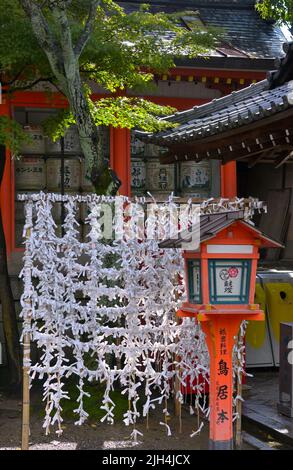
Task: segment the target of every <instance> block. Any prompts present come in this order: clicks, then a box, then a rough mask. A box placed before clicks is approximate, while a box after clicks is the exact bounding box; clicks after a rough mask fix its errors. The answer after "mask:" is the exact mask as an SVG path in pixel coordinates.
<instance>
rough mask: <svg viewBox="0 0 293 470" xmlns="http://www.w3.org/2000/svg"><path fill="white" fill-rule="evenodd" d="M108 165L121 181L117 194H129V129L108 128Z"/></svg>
mask: <svg viewBox="0 0 293 470" xmlns="http://www.w3.org/2000/svg"><path fill="white" fill-rule="evenodd" d="M110 166H111V168H112V170H114V171H115V173H116V174H117V176H118V178H119V179H120V181H121V183H122V184H121V186H120V189H119V194H120V195H122V196H131V159H130V131H129V130H128V129H121V128H120V127H118V128H113V127H111V128H110Z"/></svg>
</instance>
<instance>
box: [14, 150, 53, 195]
mask: <svg viewBox="0 0 293 470" xmlns="http://www.w3.org/2000/svg"><path fill="white" fill-rule="evenodd" d="M14 168H15V188H16V190H18V189H20V190H25V189H27V190H33V189H37V190H40V189H44V188H45V186H46V163H45V161H44V159H43V158H37V157H22V158H21V159H20V160H16V161H15V163H14Z"/></svg>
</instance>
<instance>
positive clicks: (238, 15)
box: [119, 0, 286, 59]
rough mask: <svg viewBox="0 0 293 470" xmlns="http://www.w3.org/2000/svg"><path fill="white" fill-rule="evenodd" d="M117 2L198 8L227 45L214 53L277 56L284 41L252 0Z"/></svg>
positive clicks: (168, 8) (170, 9) (170, 8)
mask: <svg viewBox="0 0 293 470" xmlns="http://www.w3.org/2000/svg"><path fill="white" fill-rule="evenodd" d="M119 3H120V4H121V6H123V7H124V8H125V10H126V11H127V12H131V11H134V10H136V9H137V8H138V5H139V4H141V3H149V4H150V5H151V11H153V12H157V11H165V12H166V13H173V12H176V11H182V10H184V9H189V10H190V9H192V10H195V11H198V12H199V15H200V18H201V20H202V22H203V23H204V24H206V25H209V26H216V27H219V28H222V29H223V30H225V35H224V41H225V42H227V44H224V43H223V44H220V45H219V47H218V49H217V51H215V52H214V53H213V54H214V55H219V54H220V55H223V56H224V57H227V56H228V57H239V56H242V57H251V58H259V59H261V58H266V59H268V58H272V57H278V56H280V55H281V52H282V44H283V43H284V41H285V40H286V39H285V36H284V34H283V33H282V30H281V29H280V27H279V26H277V25H276V24H275V23H273V22H268V21H264V20H262V19H261V18H260V16H259V14H258V13H257V12H256V11H255V8H254V4H255V1H253V0H230V1H229V0H223V1H220V0H205V1H203V0H183V1H178V0H169V1H166V0H155V1H149V2H141V1H132V2H129V1H121V0H120V1H119ZM213 54H212V55H213Z"/></svg>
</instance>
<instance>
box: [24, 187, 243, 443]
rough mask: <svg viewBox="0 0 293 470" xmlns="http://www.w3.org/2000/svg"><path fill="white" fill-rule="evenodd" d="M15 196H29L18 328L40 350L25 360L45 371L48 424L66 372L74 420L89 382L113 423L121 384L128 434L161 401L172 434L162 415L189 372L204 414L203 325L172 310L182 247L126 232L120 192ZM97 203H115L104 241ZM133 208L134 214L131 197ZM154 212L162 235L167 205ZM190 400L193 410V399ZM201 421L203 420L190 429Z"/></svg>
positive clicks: (151, 222)
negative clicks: (100, 392) (83, 230)
mask: <svg viewBox="0 0 293 470" xmlns="http://www.w3.org/2000/svg"><path fill="white" fill-rule="evenodd" d="M22 200H25V201H26V202H25V206H26V210H25V213H26V221H25V227H24V234H25V235H27V238H26V241H25V254H24V267H23V270H22V273H21V276H22V278H23V281H24V292H23V295H22V298H21V305H22V313H21V315H22V318H23V320H24V322H23V334H24V333H27V332H29V333H30V337H31V341H32V342H34V343H35V344H36V346H37V348H38V350H39V358H38V360H37V362H33V363H32V364H30V374H31V379H32V380H33V379H35V378H38V379H42V380H43V400H44V402H45V411H46V413H45V419H44V423H43V426H44V428H45V430H46V433H48V432H49V430H50V427H51V426H53V425H56V426H57V431H56V432H57V433H62V401H63V400H66V399H69V396H68V393H67V391H66V385H65V382H66V379H67V378H68V377H70V376H76V377H77V379H78V385H77V387H78V398H77V403H76V407H75V410H74V412H75V413H76V417H77V418H76V424H83V423H84V421H85V420H86V419H87V417H88V413H87V412H86V410H85V409H84V403H83V402H84V397H85V396H87V395H88V393H86V392H85V390H84V384H85V383H86V382H100V383H101V384H103V385H104V387H105V391H104V396H103V400H102V405H101V409H103V410H104V412H105V414H104V417H103V418H102V421H106V422H108V423H110V424H113V423H114V418H115V403H114V402H113V401H112V399H111V397H110V392H111V390H113V389H114V386H116V385H117V384H119V385H120V387H121V389H122V392H121V393H122V394H124V395H126V396H127V398H128V400H129V409H128V411H127V412H126V413H125V414H124V417H123V420H124V423H125V424H126V425H127V426H129V425H132V426H133V432H132V434H131V436H132V437H133V438H135V439H137V436H141V433H140V432H139V431H138V430H137V429H136V422H137V419H138V418H139V417H140V416H141V415H142V416H147V415H148V413H149V411H150V410H152V409H153V408H154V407H155V406H156V405H158V404H159V405H160V404H162V405H163V406H162V408H163V414H164V415H165V422H164V423H163V422H160V424H161V425H162V427H163V428H165V429H166V432H167V434H168V435H170V434H171V428H170V426H169V425H167V423H166V421H167V417H168V415H169V413H168V400H169V399H170V397H171V396H174V393H175V391H174V390H175V387H174V384H175V382H176V379H177V381H179V384H181V385H182V386H186V384H187V381H188V383H189V384H190V385H191V387H192V389H193V393H194V395H195V403H194V406H195V408H197V410H201V411H202V412H203V413H204V414H206V416H208V415H209V409H208V407H207V406H206V403H205V395H204V386H205V383H207V382H208V373H209V357H208V352H207V348H206V344H205V337H204V334H203V332H202V331H201V329H200V326H199V325H197V324H196V323H195V321H194V320H193V319H188V318H186V319H183V321H182V323H181V324H178V323H177V322H176V319H175V311H176V309H177V307H178V305H179V303H181V302H182V300H184V282H183V278H184V276H183V261H182V253H181V251H180V250H176V249H166V250H162V249H160V248H159V246H158V241H156V240H146V241H138V240H136V239H131V238H128V237H127V236H125V226H124V231H123V226H122V224H121V220H123V217H119V216H121V213H119V211H120V212H122V210H123V203H125V202H127V198H125V197H120V198H119V197H117V198H109V197H107V198H99V197H97V196H91V195H89V196H85V197H83V198H81V197H78V196H64V197H62V196H60V195H54V194H44V193H40V194H35V195H24V196H23V195H22ZM62 200H63V201H64V204H65V211H66V217H65V222H64V225H63V230H64V236H60V234H59V236H58V235H57V232H56V229H57V226H56V223H55V221H54V219H53V216H52V208H53V206H54V204H55V203H56V202H58V201H59V202H60V201H62ZM223 201H224V200H223ZM80 202H83V203H84V204H86V205H87V213H88V217H87V220H86V223H87V224H88V226H89V231H88V236H87V241H86V242H85V243H81V242H80V241H79V239H78V237H79V230H78V229H79V223H78V221H77V218H78V216H77V209H78V204H79V203H80ZM140 202H141V201H140ZM101 203H108V204H115V208H116V212H115V216H116V217H115V220H114V224H115V231H116V240H114V241H112V242H111V243H108V244H106V243H103V242H102V241H101V217H102V209H101ZM169 203H170V204H172V200H170V201H169ZM223 204H224V202H223ZM241 204H242V202H241V200H240V205H241ZM225 207H226V206H225ZM233 208H234V207H233ZM131 210H132V211H133V212H132V215H135V210H136V206H135V204H132V207H131ZM153 212H154V213H153V216H152V215H150V217H149V219H148V227H146V230H149V231H150V232H151V231H154V230H155V227H156V219H155V212H158V213H160V220H161V224H160V227H159V229H158V230H159V236H160V237H163V236H164V233H167V228H168V227H167V226H168V223H169V221H168V217H167V212H166V211H165V210H164V207H154V210H153ZM33 214H34V217H33ZM133 220H134V218H133V217H129V222H128V224H129V227H128V228H129V232H127V230H126V233H131V230H132V231H133V230H134V229H138V228H137V227H134V226H133V224H134V222H133ZM109 259H110V261H109ZM179 280H180V282H179ZM244 330H245V328H244V326H243V327H242V330H241V340H240V344H239V347H237V346H236V348H235V361H234V362H235V370H234V373H235V375H237V376H238V377H240V375H241V373H242V372H243V363H244V359H243V353H244V344H243V336H244ZM22 337H23V336H22ZM110 356H112V357H115V365H113V361H112V362H111V361H109V357H110ZM89 357H90V358H91V360H90V361H88V358H89ZM89 364H90V365H89ZM177 383H178V382H177ZM176 390H177V392H176V393H177V399H178V400H179V401H180V402H181V403H183V402H184V395H183V393H182V387H181V386H179V388H178V387H177V388H176ZM238 398H239V397H237V399H238ZM240 398H241V397H240ZM141 401H143V403H141ZM139 405H140V406H139ZM190 409H191V414H193V413H194V410H193V407H192V406H191V407H190ZM194 419H195V418H194ZM201 428H202V423H200V426H199V429H198V430H197V431H194V432H193V434H192V436H194V435H196V434H197V433H198V432H200V430H201Z"/></svg>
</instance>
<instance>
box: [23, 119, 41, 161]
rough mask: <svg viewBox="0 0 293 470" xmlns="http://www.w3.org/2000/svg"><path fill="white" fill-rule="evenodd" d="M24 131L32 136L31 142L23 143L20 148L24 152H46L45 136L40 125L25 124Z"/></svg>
mask: <svg viewBox="0 0 293 470" xmlns="http://www.w3.org/2000/svg"><path fill="white" fill-rule="evenodd" d="M23 130H24V132H25V133H26V134H27V135H28V136H29V137H30V139H31V142H30V143H25V142H24V143H23V144H22V146H21V149H20V152H21V153H22V154H38V155H39V154H42V153H45V136H44V133H43V130H42V128H41V127H40V126H24V128H23Z"/></svg>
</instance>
